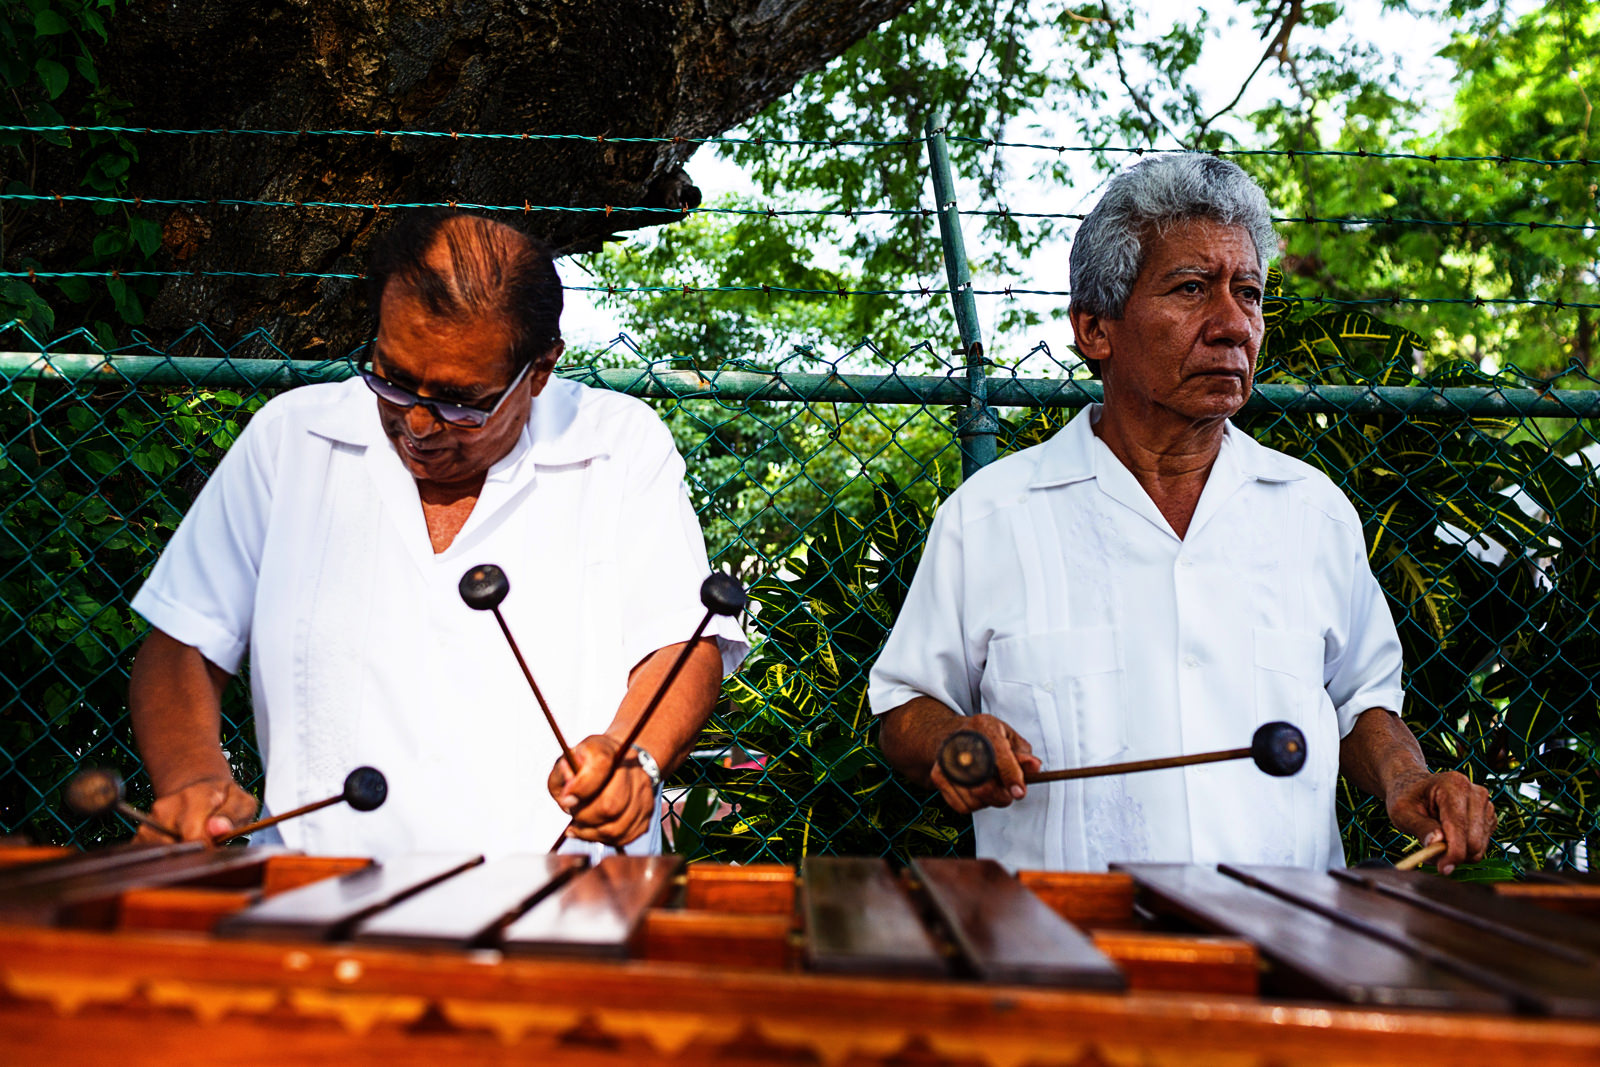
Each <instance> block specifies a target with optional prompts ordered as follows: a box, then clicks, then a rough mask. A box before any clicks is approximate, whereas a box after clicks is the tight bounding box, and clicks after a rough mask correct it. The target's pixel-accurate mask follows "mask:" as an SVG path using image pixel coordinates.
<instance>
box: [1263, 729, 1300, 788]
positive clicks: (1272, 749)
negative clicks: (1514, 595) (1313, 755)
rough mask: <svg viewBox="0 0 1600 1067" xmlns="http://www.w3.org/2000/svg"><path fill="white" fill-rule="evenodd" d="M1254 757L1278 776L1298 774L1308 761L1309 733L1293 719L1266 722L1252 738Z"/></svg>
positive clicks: (1285, 776) (1264, 768)
mask: <svg viewBox="0 0 1600 1067" xmlns="http://www.w3.org/2000/svg"><path fill="white" fill-rule="evenodd" d="M1250 758H1251V759H1253V760H1255V762H1256V766H1257V767H1260V768H1261V769H1262V771H1264V772H1265V773H1267V774H1270V775H1272V776H1273V777H1274V778H1287V777H1289V776H1290V775H1292V774H1298V773H1300V768H1301V767H1304V766H1305V765H1306V735H1305V734H1303V733H1301V732H1300V729H1299V727H1297V726H1295V725H1293V724H1292V723H1287V722H1269V723H1263V724H1262V725H1261V726H1260V727H1258V728H1257V729H1256V732H1255V736H1254V737H1252V738H1251V739H1250Z"/></svg>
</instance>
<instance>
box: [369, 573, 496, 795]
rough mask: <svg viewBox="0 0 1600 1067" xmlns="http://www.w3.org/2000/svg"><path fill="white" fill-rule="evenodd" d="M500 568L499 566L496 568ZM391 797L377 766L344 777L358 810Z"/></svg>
mask: <svg viewBox="0 0 1600 1067" xmlns="http://www.w3.org/2000/svg"><path fill="white" fill-rule="evenodd" d="M495 569H496V570H498V569H499V568H498V567H497V568H495ZM388 799H389V780H388V779H387V778H385V777H384V776H383V772H382V771H380V770H378V768H376V767H357V768H356V769H355V770H353V771H351V772H350V773H349V774H347V775H345V779H344V802H345V803H346V804H348V805H350V806H351V807H352V808H354V809H355V810H356V811H371V810H373V809H374V808H380V807H382V806H383V802H384V801H385V800H388Z"/></svg>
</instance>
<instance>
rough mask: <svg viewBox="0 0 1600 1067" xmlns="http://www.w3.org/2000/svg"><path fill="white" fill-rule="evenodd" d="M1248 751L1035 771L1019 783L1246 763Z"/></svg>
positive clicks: (1249, 753)
mask: <svg viewBox="0 0 1600 1067" xmlns="http://www.w3.org/2000/svg"><path fill="white" fill-rule="evenodd" d="M1250 755H1251V751H1250V749H1248V748H1230V749H1225V750H1223V751H1221V752H1200V753H1197V754H1195V755H1193V756H1164V757H1162V758H1161V759H1141V760H1133V761H1132V762H1130V763H1105V764H1102V765H1100V766H1098V767H1071V768H1068V769H1067V770H1060V771H1036V772H1035V773H1033V774H1025V775H1023V776H1022V780H1023V781H1024V782H1027V783H1028V784H1029V785H1032V784H1034V783H1035V782H1065V781H1070V780H1071V779H1073V778H1099V777H1101V776H1103V775H1108V774H1132V773H1134V772H1135V771H1159V770H1162V769H1164V768H1166V767H1193V766H1194V765H1195V764H1197V763H1222V762H1224V761H1226V760H1233V759H1249V758H1250Z"/></svg>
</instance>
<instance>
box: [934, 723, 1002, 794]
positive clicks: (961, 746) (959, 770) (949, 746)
mask: <svg viewBox="0 0 1600 1067" xmlns="http://www.w3.org/2000/svg"><path fill="white" fill-rule="evenodd" d="M939 769H940V770H942V771H944V776H945V777H946V778H948V779H949V780H950V781H951V782H953V783H955V784H956V785H959V786H963V787H965V788H967V789H971V788H972V787H974V786H979V785H982V784H983V783H984V782H987V781H989V780H990V779H991V778H993V777H994V745H992V744H990V743H989V739H988V738H987V737H985V736H983V735H982V734H980V733H978V732H977V731H976V730H957V731H956V732H955V733H953V734H951V735H950V736H949V737H947V738H945V740H944V744H943V745H940V746H939Z"/></svg>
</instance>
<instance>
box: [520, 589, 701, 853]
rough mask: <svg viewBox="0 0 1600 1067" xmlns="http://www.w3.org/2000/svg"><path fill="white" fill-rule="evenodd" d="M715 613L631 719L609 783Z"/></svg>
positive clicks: (613, 761) (559, 841) (554, 848)
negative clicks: (637, 714)
mask: <svg viewBox="0 0 1600 1067" xmlns="http://www.w3.org/2000/svg"><path fill="white" fill-rule="evenodd" d="M715 614H716V612H714V611H707V612H706V613H705V615H704V617H702V618H701V620H700V625H699V626H696V627H695V628H694V634H693V635H692V636H691V637H690V638H689V642H688V644H686V645H684V646H683V650H682V651H680V652H679V653H678V656H677V658H676V659H674V660H673V661H672V666H671V667H670V668H668V670H667V676H666V677H665V678H663V679H662V680H661V684H660V685H658V686H656V691H655V695H654V696H652V697H651V698H650V703H648V704H646V705H645V707H644V711H642V712H640V713H639V717H638V718H637V719H635V720H634V721H633V728H632V729H630V730H629V731H628V736H626V737H624V738H623V739H622V744H621V745H619V746H618V747H617V754H616V755H615V756H612V757H611V767H610V768H609V769H608V770H607V771H606V782H608V783H609V782H610V781H611V777H612V775H614V774H616V773H617V768H619V767H621V766H622V764H623V763H624V762H626V761H627V758H628V753H629V752H631V751H633V743H634V742H635V741H637V740H638V739H639V734H640V733H642V732H643V731H644V727H645V724H646V723H648V722H649V721H650V716H651V715H654V714H655V710H656V708H657V707H659V706H660V704H661V698H662V697H664V696H666V695H667V690H668V689H671V688H672V683H673V682H675V681H677V680H678V675H679V674H680V673H682V671H683V665H684V664H685V663H688V662H689V656H690V655H691V654H693V652H694V646H695V645H697V644H699V643H700V638H701V637H702V636H704V635H705V632H706V627H707V626H710V625H711V617H712V616H713V615H715ZM574 770H576V768H574ZM600 788H601V789H604V788H605V784H602V785H601V786H600ZM570 829H572V823H571V822H568V823H567V827H566V830H562V831H561V836H559V837H557V838H556V843H555V844H553V845H551V846H550V851H551V852H555V851H557V850H558V849H560V848H561V844H562V842H564V841H565V840H566V839H567V830H570ZM619 851H620V850H619Z"/></svg>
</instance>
